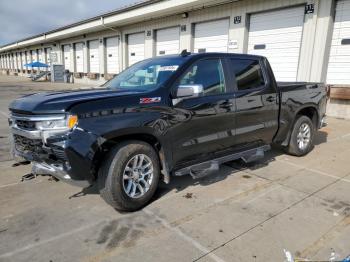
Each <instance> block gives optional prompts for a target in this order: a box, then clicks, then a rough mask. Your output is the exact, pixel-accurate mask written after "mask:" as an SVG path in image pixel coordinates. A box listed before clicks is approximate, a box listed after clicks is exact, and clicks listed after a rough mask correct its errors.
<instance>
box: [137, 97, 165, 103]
mask: <svg viewBox="0 0 350 262" xmlns="http://www.w3.org/2000/svg"><path fill="white" fill-rule="evenodd" d="M161 100H162V99H161V98H160V97H144V98H140V104H151V103H159V102H160V101H161Z"/></svg>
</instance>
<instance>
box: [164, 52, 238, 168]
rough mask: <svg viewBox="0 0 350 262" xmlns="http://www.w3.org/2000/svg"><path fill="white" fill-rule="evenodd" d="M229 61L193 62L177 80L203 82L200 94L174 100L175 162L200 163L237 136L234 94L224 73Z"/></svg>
mask: <svg viewBox="0 0 350 262" xmlns="http://www.w3.org/2000/svg"><path fill="white" fill-rule="evenodd" d="M225 63H226V60H224V59H222V58H220V57H217V58H206V59H201V60H198V61H196V62H194V63H193V64H192V65H191V66H190V67H189V69H188V70H187V71H186V72H185V73H184V74H183V75H182V76H181V77H180V78H179V80H178V81H177V83H175V86H174V89H175V90H176V89H177V88H178V86H180V85H202V86H203V92H202V93H201V94H199V96H198V97H191V98H187V99H180V100H178V99H175V100H173V106H174V114H173V115H172V119H171V120H170V121H171V123H172V124H173V128H172V129H171V135H170V137H171V138H172V139H173V140H172V144H173V160H174V163H177V164H181V163H184V162H186V163H188V162H200V161H203V160H206V159H209V158H213V155H214V154H215V153H219V152H221V151H222V150H224V149H225V148H227V147H228V144H227V141H228V140H229V139H230V138H232V136H233V135H234V128H235V127H234V125H235V121H234V94H233V89H232V87H231V85H230V83H229V81H228V79H227V77H225V76H227V74H224V68H225Z"/></svg>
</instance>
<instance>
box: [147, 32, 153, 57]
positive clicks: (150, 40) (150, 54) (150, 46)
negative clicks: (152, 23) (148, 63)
mask: <svg viewBox="0 0 350 262" xmlns="http://www.w3.org/2000/svg"><path fill="white" fill-rule="evenodd" d="M154 38H155V31H154V30H153V29H152V28H147V29H146V30H145V58H151V57H153V56H154V53H155V52H154V43H155V39H154Z"/></svg>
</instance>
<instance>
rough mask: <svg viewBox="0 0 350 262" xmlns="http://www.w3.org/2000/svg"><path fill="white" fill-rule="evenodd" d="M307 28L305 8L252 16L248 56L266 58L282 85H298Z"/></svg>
mask: <svg viewBox="0 0 350 262" xmlns="http://www.w3.org/2000/svg"><path fill="white" fill-rule="evenodd" d="M303 24H304V6H299V7H293V8H285V9H282V10H277V11H270V12H263V13H259V14H252V15H251V17H250V28H249V41H248V53H250V54H256V55H262V56H266V57H267V58H268V60H269V61H270V64H271V66H272V69H273V71H274V74H275V76H276V79H277V80H278V81H295V80H296V78H297V74H298V64H299V53H300V46H301V38H302V33H303Z"/></svg>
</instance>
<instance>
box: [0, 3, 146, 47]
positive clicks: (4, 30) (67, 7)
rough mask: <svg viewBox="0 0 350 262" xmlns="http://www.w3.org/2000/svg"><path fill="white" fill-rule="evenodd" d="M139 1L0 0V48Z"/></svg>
mask: <svg viewBox="0 0 350 262" xmlns="http://www.w3.org/2000/svg"><path fill="white" fill-rule="evenodd" d="M135 2H140V0H0V25H1V27H0V46H2V45H5V44H8V43H11V42H15V41H17V40H20V39H23V38H26V37H29V36H33V35H36V34H40V33H44V32H46V31H49V30H52V29H55V28H57V27H61V26H64V25H68V24H71V23H74V22H78V21H80V20H82V19H86V18H90V17H94V16H97V15H99V14H102V13H106V12H109V11H112V10H115V9H118V8H120V7H123V6H126V5H130V4H133V3H135Z"/></svg>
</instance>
